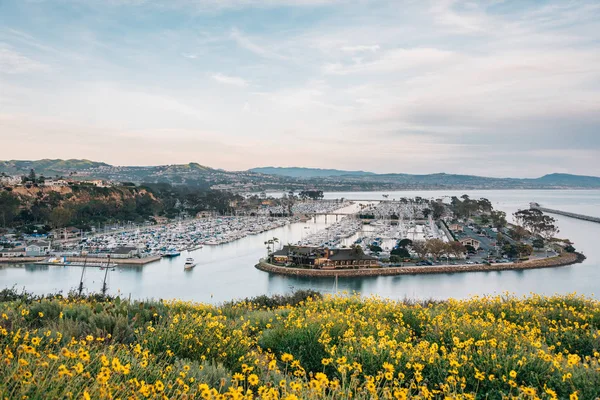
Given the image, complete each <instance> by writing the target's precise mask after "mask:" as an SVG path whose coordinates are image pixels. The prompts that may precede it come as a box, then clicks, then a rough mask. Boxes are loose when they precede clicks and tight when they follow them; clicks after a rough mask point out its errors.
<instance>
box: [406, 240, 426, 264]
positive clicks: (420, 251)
mask: <svg viewBox="0 0 600 400" xmlns="http://www.w3.org/2000/svg"><path fill="white" fill-rule="evenodd" d="M410 247H411V249H412V251H414V252H415V253H416V254H417V257H419V259H423V258H425V257H426V256H427V253H429V250H428V249H427V243H425V241H424V240H415V241H413V242H412V243H411V245H410Z"/></svg>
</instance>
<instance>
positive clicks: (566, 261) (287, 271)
mask: <svg viewBox="0 0 600 400" xmlns="http://www.w3.org/2000/svg"><path fill="white" fill-rule="evenodd" d="M583 260H585V256H584V255H583V254H580V253H566V254H562V255H560V256H556V257H549V258H543V259H536V260H530V261H524V262H520V263H507V264H491V265H484V264H465V265H434V266H427V267H416V266H414V267H392V268H368V269H367V268H363V269H329V270H323V269H304V268H290V267H280V266H277V265H273V264H269V263H267V262H265V261H264V260H261V261H260V262H259V263H258V264H256V266H255V267H256V268H257V269H259V270H261V271H265V272H270V273H274V274H280V275H288V276H307V277H321V278H333V277H336V276H338V277H368V276H391V275H423V274H448V273H455V272H483V271H508V270H525V269H536V268H552V267H562V266H566V265H571V264H576V263H580V262H583Z"/></svg>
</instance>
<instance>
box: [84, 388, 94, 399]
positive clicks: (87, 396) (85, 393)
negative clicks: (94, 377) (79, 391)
mask: <svg viewBox="0 0 600 400" xmlns="http://www.w3.org/2000/svg"><path fill="white" fill-rule="evenodd" d="M83 398H84V400H91V399H92V398H91V397H90V394H89V393H88V392H87V390H84V391H83Z"/></svg>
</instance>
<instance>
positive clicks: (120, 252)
mask: <svg viewBox="0 0 600 400" xmlns="http://www.w3.org/2000/svg"><path fill="white" fill-rule="evenodd" d="M139 254H140V251H139V250H138V248H137V247H131V246H121V247H115V248H114V249H113V250H112V251H111V252H110V257H111V258H133V257H137V256H139Z"/></svg>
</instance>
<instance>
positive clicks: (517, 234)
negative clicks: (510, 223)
mask: <svg viewBox="0 0 600 400" xmlns="http://www.w3.org/2000/svg"><path fill="white" fill-rule="evenodd" d="M509 234H510V237H511V238H513V239H514V240H516V241H519V240H521V239H523V238H526V237H528V236H529V232H527V229H525V228H523V227H522V226H519V225H516V226H515V227H513V228H512V229H511V230H510V232H509Z"/></svg>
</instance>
